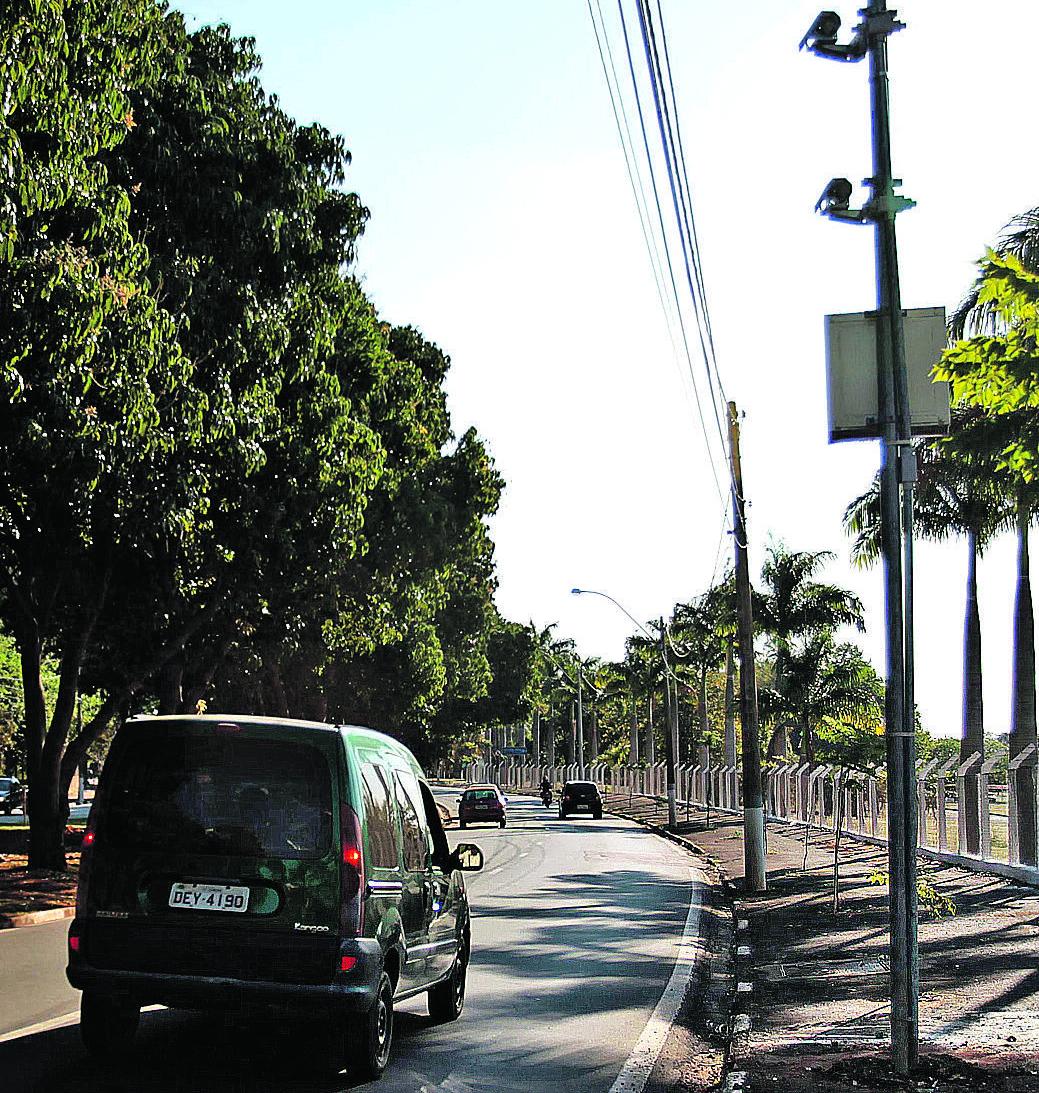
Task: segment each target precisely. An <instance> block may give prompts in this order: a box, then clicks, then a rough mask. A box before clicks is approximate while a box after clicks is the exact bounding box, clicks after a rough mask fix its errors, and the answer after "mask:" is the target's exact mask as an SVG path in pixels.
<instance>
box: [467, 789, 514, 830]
mask: <svg viewBox="0 0 1039 1093" xmlns="http://www.w3.org/2000/svg"><path fill="white" fill-rule="evenodd" d="M507 803H508V801H507V798H506V797H505V794H504V793H502V791H501V790H500V789H499V788H498V787H497V786H469V788H468V789H467V790H466V791H465V792H464V793H463V794H462V796H461V797H459V798H458V826H459V827H461V828H464V827H467V826H468V825H469V824H497V825H498V826H499V827H504V826H505V824H506V823H507V822H508V816H507V814H506V810H505V806H506V804H507Z"/></svg>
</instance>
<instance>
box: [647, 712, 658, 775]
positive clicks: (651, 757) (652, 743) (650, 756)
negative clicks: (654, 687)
mask: <svg viewBox="0 0 1039 1093" xmlns="http://www.w3.org/2000/svg"><path fill="white" fill-rule="evenodd" d="M656 761H657V741H656V734H655V732H654V731H653V695H652V694H650V696H649V728H648V729H647V730H646V762H647V763H649V765H650V766H652V765H653V764H654V763H655V762H656Z"/></svg>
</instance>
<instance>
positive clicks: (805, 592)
mask: <svg viewBox="0 0 1039 1093" xmlns="http://www.w3.org/2000/svg"><path fill="white" fill-rule="evenodd" d="M833 557H834V555H833V554H832V553H831V552H830V551H828V550H815V551H804V550H802V551H788V550H787V549H786V548H785V547H784V546H783V545H782V544H780V543H772V544H770V545H769V548H768V557H767V558H766V559H765V564H764V565H763V566H762V567H761V580H762V583H763V585H764V591H763V592H762V593H761V594H759V595H758V596H757V597H756V603H755V606H754V616H755V621H756V622H757V624H758V625H759V626H760V628H761V630H762V631H764V633H765V634H767V635H768V637H769V641H770V644H771V646H772V651H773V653H774V655H775V681H774V684H773V689H774V690H775V691H777V692H779V693H783V692H784V687H785V680H786V676H787V673H788V672H789V671H790V670H791V668H792V666H793V663H794V658H795V657H796V656H797V655H798V653H799V650H800V649H801V648H803V646H804V645H805V644H807V643H808V642H810V641H811V640H812V639H813V638H815V637H817V636H818V635H823V634H832V633H833V632H834V631H836V630H837V629H839V628H840V627H841V626H853V627H855V628H856V629H857V630H859V631H860V632H861V631H864V630H865V628H866V627H865V623H864V621H863V611H862V601H861V600H860V599H859V598H858V596H856V595H855V594H854V593H853V592H850V591H848V590H847V589H845V588H840V587H839V586H838V585H833V584H825V583H823V582H821V581H817V580H815V579H814V578H815V576H816V574H817V573H818V572H819V571H820V570H821V569H822V568H823V566H824V565H825V564H826V563H827V562H829V561H831V560H832V559H833ZM775 725H776V730H777V732H782V731H783V725H782V723H781V722H776V723H775ZM770 750H774V749H770ZM799 751H800V754H801V755H802V756H804V757H805V758H809V757H810V756H811V753H812V741H811V735H810V733H809V734H807V735H802V738H801V740H800V745H799Z"/></svg>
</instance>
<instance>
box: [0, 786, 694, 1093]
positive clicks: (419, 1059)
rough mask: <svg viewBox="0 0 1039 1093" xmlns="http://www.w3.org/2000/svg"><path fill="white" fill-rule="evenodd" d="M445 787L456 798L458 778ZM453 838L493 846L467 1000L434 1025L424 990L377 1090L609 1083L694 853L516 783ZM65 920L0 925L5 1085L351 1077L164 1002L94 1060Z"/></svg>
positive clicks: (681, 921) (233, 1086) (206, 1084)
mask: <svg viewBox="0 0 1039 1093" xmlns="http://www.w3.org/2000/svg"><path fill="white" fill-rule="evenodd" d="M442 796H443V798H444V799H445V800H448V801H450V802H451V803H452V804H453V800H454V796H455V793H454V792H452V793H450V794H447V793H445V794H443V795H442ZM450 836H451V841H452V843H455V842H459V841H471V842H476V843H477V844H478V845H480V846H481V847H482V848H483V851H484V854H485V858H486V864H485V867H484V870H483V872H481V873H476V874H467V880H468V885H469V890H470V901H471V904H472V908H473V957H472V965H471V967H470V973H469V984H468V994H467V999H466V1007H465V1011H464V1013H463V1014H462V1017H461V1018H460V1019H459V1020H458V1021H457V1022H455V1023H453V1024H449V1025H442V1026H434V1025H431V1024H430V1022H429V1018H428V1017H427V1016H426V1008H425V999H424V997H422V996H420V997H419V998H416V999H411V1000H409V1001H407V1002H405V1003H403V1004H402V1005H401V1006H400V1008H399V1009H398V1016H397V1028H396V1036H395V1042H394V1055H393V1058H392V1060H391V1062H390V1067H389V1069H388V1070H387V1073H386V1075H385V1077H384V1078H383V1080H382V1081H381V1082H380V1083H379V1089H380V1091H385V1093H390V1091H394V1093H396V1091H405V1090H407V1091H408V1093H415V1091H421V1093H432V1091H434V1090H444V1091H447V1093H476V1091H481V1093H482V1091H491V1090H494V1091H500V1090H508V1091H513V1090H515V1091H519V1090H523V1091H530V1090H541V1089H544V1090H552V1091H553V1093H571V1091H572V1093H578V1091H580V1093H594V1091H603V1093H605V1091H607V1090H609V1089H610V1087H611V1085H612V1084H613V1083H614V1081H615V1080H616V1078H617V1076H618V1074H619V1073H620V1072H621V1070H622V1068H624V1066H625V1063H626V1061H627V1060H628V1057H629V1055H630V1054H631V1052H632V1049H633V1047H634V1046H635V1044H636V1041H638V1040H639V1037H640V1035H641V1034H642V1032H643V1029H644V1028H645V1026H646V1023H647V1021H648V1020H649V1019H650V1017H651V1015H652V1013H653V1010H654V1008H655V1007H656V1006H657V1003H658V1001H659V1000H660V998H661V995H662V993H663V992H664V990H665V987H666V986H667V984H668V981H669V978H670V977H671V975H672V971H673V967H674V964H675V960H676V957H677V955H678V952H679V949H680V942H681V940H682V935H683V929H684V928H685V926H686V921H687V914H688V912H689V908H690V901H691V900H692V901H696V903H697V904H698V902H699V900H700V899H701V896H702V891H701V889H700V886H699V883H698V882H697V881H696V880H695V875H694V874H692V873H691V871H690V868H689V860H690V859H689V857H688V855H687V854H686V853H684V852H683V851H682V850H680V849H679V848H677V847H675V846H673V845H672V844H670V843H668V842H666V841H665V840H663V839H660V838H658V837H656V836H653V835H651V834H649V833H647V832H646V831H644V830H643V829H641V828H639V827H637V826H635V825H633V824H631V823H629V822H627V821H624V820H619V819H614V818H611V817H606V818H605V819H604V820H601V821H593V820H591V819H574V820H567V821H559V820H557V819H555V818H554V817H553V816H552V814H551V813H549V812H548V811H546V810H545V809H544V808H543V807H542V805H541V802H540V801H537V800H536V799H533V798H513V800H512V801H511V803H510V813H509V826H508V827H507V828H506V829H504V830H500V829H498V828H497V827H496V826H495V827H477V828H470V829H469V830H467V831H465V832H458V831H457V830H456V829H454V828H452V829H451V831H450ZM66 925H67V924H66V923H60V922H59V923H55V924H51V925H45V926H36V927H29V928H23V929H20V930H11V931H4V932H0V1088H2V1089H3V1090H4V1091H5V1093H29V1091H33V1093H58V1091H59V1090H60V1091H61V1093H86V1091H95V1090H97V1091H106V1093H107V1091H112V1093H115V1091H119V1093H144V1091H162V1093H173V1091H177V1093H232V1091H233V1093H239V1091H241V1093H245V1091H246V1090H248V1091H249V1093H266V1091H269V1093H284V1091H286V1090H299V1091H313V1093H333V1091H336V1090H342V1089H349V1088H352V1085H351V1083H350V1081H349V1078H348V1075H342V1076H341V1077H340V1078H338V1079H331V1078H322V1077H320V1076H319V1075H316V1074H315V1072H314V1070H313V1065H312V1062H311V1056H312V1055H313V1040H312V1039H311V1038H310V1033H309V1030H308V1029H306V1028H305V1027H301V1026H299V1025H295V1024H293V1023H291V1022H273V1021H264V1022H259V1023H258V1022H256V1021H251V1022H249V1021H246V1020H243V1019H234V1018H224V1017H216V1018H214V1017H213V1016H211V1015H206V1014H198V1013H183V1012H174V1011H169V1010H164V1009H155V1010H152V1011H147V1012H145V1013H144V1014H143V1016H142V1020H141V1030H140V1032H139V1034H138V1039H137V1043H136V1047H135V1050H134V1052H133V1054H132V1056H130V1057H129V1058H128V1059H127V1060H126V1061H125V1062H122V1063H120V1064H118V1065H109V1066H104V1067H102V1066H100V1065H98V1064H97V1063H95V1062H94V1061H93V1060H91V1059H90V1057H89V1056H88V1055H87V1054H86V1052H85V1051H84V1050H83V1048H82V1047H81V1046H80V1041H79V1030H78V1028H77V1026H76V1021H77V1018H76V1016H75V1012H74V1011H75V1008H76V1005H77V1002H78V996H77V993H76V992H75V991H73V990H71V988H69V987H68V985H67V984H66V983H65V978H64V938H65V930H66ZM55 1019H57V1020H55ZM40 1023H43V1024H42V1027H39V1026H40ZM55 1025H56V1026H57V1027H54V1026H55ZM34 1026H37V1027H34Z"/></svg>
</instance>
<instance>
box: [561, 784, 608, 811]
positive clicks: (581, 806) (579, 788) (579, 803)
mask: <svg viewBox="0 0 1039 1093" xmlns="http://www.w3.org/2000/svg"><path fill="white" fill-rule="evenodd" d="M577 813H579V814H581V815H590V816H592V817H593V818H594V819H596V820H601V819H602V796H601V795H600V793H599V787H598V786H597V785H596V784H595V783H594V782H567V783H566V784H565V785H564V786H563V792H562V793H560V795H559V818H560V819H561V820H565V819H566V818H567V816H569V815H571V814H577Z"/></svg>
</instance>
